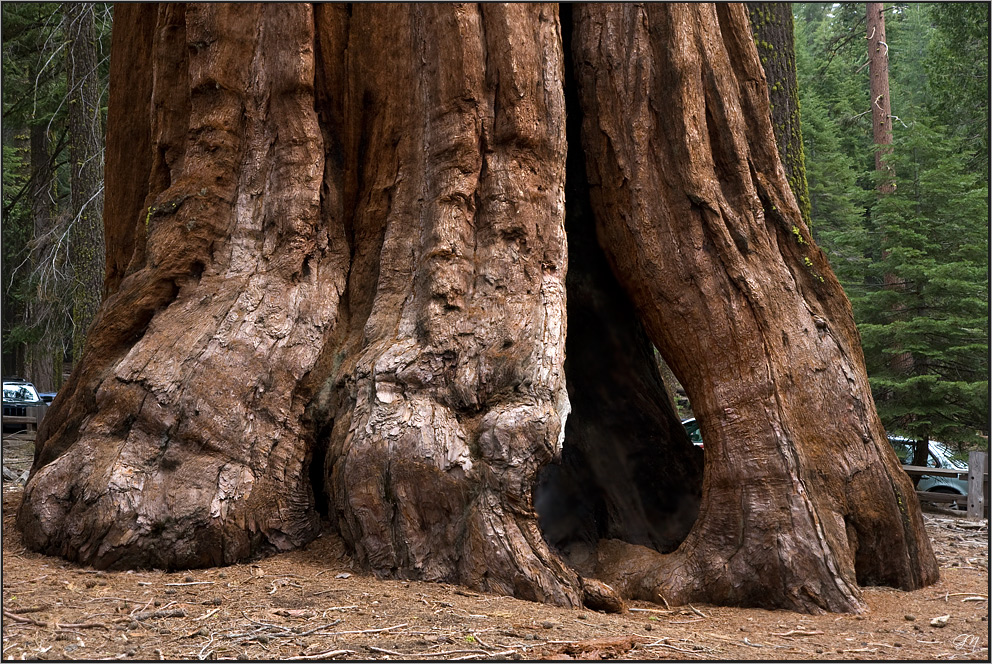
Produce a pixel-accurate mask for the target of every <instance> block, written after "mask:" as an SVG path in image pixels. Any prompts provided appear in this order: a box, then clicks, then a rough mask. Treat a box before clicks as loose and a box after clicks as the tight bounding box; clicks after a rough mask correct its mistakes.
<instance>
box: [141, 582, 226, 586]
mask: <svg viewBox="0 0 992 664" xmlns="http://www.w3.org/2000/svg"><path fill="white" fill-rule="evenodd" d="M138 583H141V582H140V581H139V582H138ZM215 583H216V581H184V582H182V583H163V584H162V585H163V586H212V585H214V584H215Z"/></svg>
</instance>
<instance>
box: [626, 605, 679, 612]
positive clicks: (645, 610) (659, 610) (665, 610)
mask: <svg viewBox="0 0 992 664" xmlns="http://www.w3.org/2000/svg"><path fill="white" fill-rule="evenodd" d="M627 610H628V611H633V612H635V613H663V614H668V613H673V612H672V611H670V610H669V609H639V608H637V607H634V606H631V607H628V608H627Z"/></svg>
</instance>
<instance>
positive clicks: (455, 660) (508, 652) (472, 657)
mask: <svg viewBox="0 0 992 664" xmlns="http://www.w3.org/2000/svg"><path fill="white" fill-rule="evenodd" d="M516 652H517V651H516V650H504V651H502V652H491V653H485V654H476V655H465V656H464V657H452V658H451V659H450V660H448V661H449V662H461V661H464V660H467V659H478V658H480V657H501V656H503V655H512V654H514V653H516Z"/></svg>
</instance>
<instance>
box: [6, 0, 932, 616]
mask: <svg viewBox="0 0 992 664" xmlns="http://www.w3.org/2000/svg"><path fill="white" fill-rule="evenodd" d="M124 7H126V9H124ZM122 9H123V11H122ZM573 12H574V15H573ZM562 22H563V24H562ZM562 22H560V21H559V14H558V8H557V7H556V6H555V5H535V4H511V5H498V4H486V5H481V6H474V5H469V6H465V5H449V4H429V5H427V4H425V5H408V4H393V5H384V6H377V7H371V6H368V5H354V6H350V7H348V6H344V5H314V6H313V7H311V6H310V5H304V4H293V5H278V6H276V5H265V4H262V5H239V6H236V7H232V6H229V5H222V4H191V5H135V6H122V7H121V8H120V9H119V10H118V12H117V16H116V17H115V31H124V32H125V33H132V34H134V35H137V37H136V38H135V39H134V40H133V41H134V42H142V43H144V44H150V45H151V46H150V48H135V49H134V50H133V51H130V52H128V53H127V56H125V57H129V58H130V61H131V63H132V66H131V67H127V68H125V67H114V68H113V71H114V72H115V73H114V78H113V79H112V82H111V86H112V90H111V101H110V104H111V108H112V109H113V108H114V106H115V105H120V106H122V107H126V108H127V109H129V110H120V109H118V112H117V113H113V112H112V113H111V120H112V121H113V122H112V124H111V126H110V127H109V128H108V131H109V132H110V137H109V139H108V146H117V147H116V148H115V147H111V148H110V149H111V152H110V156H109V157H108V187H110V183H111V182H116V183H118V184H116V185H114V186H115V187H117V186H123V183H124V182H125V178H124V177H123V173H124V171H125V169H137V170H138V171H139V172H147V173H148V174H149V176H148V179H147V183H146V184H143V185H140V189H141V195H134V194H129V195H126V196H125V195H123V194H121V193H120V192H113V191H108V197H107V198H108V218H107V229H108V232H107V237H108V240H109V241H110V242H111V246H110V247H108V257H113V258H110V259H108V260H113V261H115V264H116V265H118V266H119V265H122V264H123V262H122V258H121V257H123V256H130V258H129V260H128V262H127V267H126V270H125V273H124V274H123V276H122V278H121V279H120V281H119V283H118V284H117V285H116V290H114V291H113V292H112V293H111V294H110V295H109V296H108V298H107V299H106V301H105V302H104V304H103V306H102V308H101V310H100V314H99V316H98V319H97V321H96V323H95V325H94V328H93V331H92V333H91V336H90V339H89V341H88V345H87V351H86V354H85V356H84V358H83V361H82V362H80V363H79V365H78V366H77V367H76V368H75V370H74V373H73V375H72V377H71V379H70V381H69V384H68V385H67V386H66V388H65V389H64V390H63V391H62V393H60V395H59V397H58V398H57V399H56V402H55V403H54V404H53V406H52V409H51V410H50V412H49V414H48V417H47V418H46V420H45V423H44V424H43V426H42V431H41V432H40V434H39V445H38V452H37V456H36V461H35V466H34V469H33V473H32V476H31V479H30V480H29V482H28V486H27V488H26V492H25V498H24V502H23V505H22V508H21V510H20V512H19V514H18V523H19V525H20V527H21V528H22V530H23V532H24V537H25V541H26V542H27V543H28V545H29V546H31V547H32V548H34V549H37V550H41V551H45V552H48V553H53V554H58V555H62V556H66V557H69V558H71V559H74V560H77V561H80V562H83V563H86V564H90V565H94V566H97V567H110V568H122V567H132V566H156V567H168V568H188V567H194V566H203V565H216V564H222V563H226V562H231V561H235V560H241V559H244V558H245V557H247V556H249V555H252V554H255V553H256V552H259V551H264V550H272V549H287V548H291V547H295V546H299V545H301V544H304V543H305V542H307V541H308V540H309V539H311V538H312V537H314V536H315V534H316V533H317V530H318V527H319V523H320V520H319V514H321V513H324V514H326V515H327V516H328V517H329V519H330V521H331V523H332V525H333V527H334V528H336V529H337V530H338V531H339V532H340V534H341V535H342V536H343V538H344V539H345V541H346V542H347V543H348V544H349V546H350V547H351V548H352V551H353V554H354V556H355V558H356V560H357V561H358V562H359V563H361V564H362V565H364V566H365V567H366V568H367V569H369V570H370V571H372V572H373V573H375V574H378V575H381V576H392V577H404V578H417V579H424V580H440V581H448V582H456V583H462V584H465V585H468V586H471V587H473V588H477V589H480V590H487V591H494V592H500V593H507V594H512V595H515V596H517V597H522V598H528V599H535V600H540V601H548V602H554V603H557V604H563V605H579V604H580V603H582V602H583V601H585V602H587V603H591V604H594V605H597V606H613V607H616V606H617V605H618V601H617V600H618V597H617V595H618V594H619V595H623V596H628V597H633V596H637V597H641V596H645V597H649V598H651V599H659V597H658V595H659V593H660V594H661V595H662V596H664V597H665V598H666V599H667V600H668V601H691V600H706V601H713V602H720V603H738V604H739V603H745V604H756V605H763V606H778V607H786V608H792V609H797V610H803V611H815V610H822V609H827V610H838V611H852V610H860V609H861V608H862V606H863V605H862V603H861V599H860V591H859V588H858V584H864V583H887V584H891V585H895V586H898V587H902V588H916V587H919V586H920V585H923V584H925V583H929V582H932V581H933V580H934V579H935V578H936V564H935V561H934V558H933V554H932V553H931V551H930V548H929V543H928V541H927V539H926V535H925V533H924V531H923V524H922V519H921V516H920V513H919V506H918V503H917V502H916V498H915V494H914V493H913V491H912V487H911V485H910V484H909V482H908V479H907V478H906V476H905V475H904V474H903V473H902V472H901V469H900V468H899V465H898V461H897V460H896V459H895V455H894V453H893V452H892V450H891V449H890V448H888V446H887V444H886V442H885V438H884V432H883V431H882V429H881V427H880V425H879V423H878V419H877V416H876V415H875V412H874V406H873V404H872V401H871V395H870V392H869V391H868V387H867V380H866V378H865V373H864V366H863V361H862V357H861V354H860V348H859V346H858V343H857V333H856V331H855V328H854V325H853V322H852V320H851V313H850V308H849V306H848V304H847V300H846V299H845V297H844V295H843V292H842V291H841V290H840V286H839V285H838V284H837V282H836V280H835V279H834V278H833V276H832V273H831V272H830V269H829V266H828V265H827V263H826V261H825V259H824V258H823V256H822V254H821V253H820V252H819V250H818V249H816V248H815V247H814V246H813V245H812V240H811V239H810V237H809V232H808V229H807V228H806V225H805V224H804V223H803V222H802V219H801V218H800V216H799V213H798V210H797V208H796V203H795V199H794V198H793V197H792V195H791V192H790V191H789V189H788V183H787V182H786V179H785V175H784V172H783V170H782V166H781V162H780V161H779V159H778V156H777V154H776V149H775V143H774V138H773V135H772V130H771V126H770V123H769V120H768V117H767V109H768V98H767V91H766V87H765V84H764V78H763V75H762V73H761V69H760V64H759V63H758V59H757V54H756V52H755V50H754V45H753V43H752V42H751V34H750V31H749V29H748V26H747V16H746V13H745V10H744V9H743V8H741V7H739V6H720V7H719V8H714V7H712V6H702V5H691V6H683V5H651V6H649V7H646V8H645V7H640V6H635V5H620V6H611V5H605V6H594V5H583V6H577V7H575V9H574V10H572V9H567V10H565V11H564V13H563V16H562ZM126 42H127V40H125V39H120V40H118V39H117V37H116V36H115V41H114V44H115V46H114V49H115V51H114V57H121V56H120V53H121V49H123V47H122V46H121V44H123V43H126ZM569 52H571V57H574V61H575V67H574V72H573V69H572V67H571V66H566V64H565V62H566V61H565V59H566V57H568V55H569ZM145 77H150V78H151V80H152V81H153V84H152V85H151V86H147V85H146V86H141V85H139V84H138V81H139V79H141V78H145ZM136 95H137V96H136ZM566 107H567V108H568V113H566ZM566 116H567V121H566ZM148 123H150V124H148ZM125 133H126V134H127V135H134V136H147V137H149V138H148V140H149V143H148V148H147V150H142V151H140V152H138V153H136V154H135V153H132V152H130V151H128V150H126V147H125V146H126V144H127V142H126V141H123V140H121V136H122V135H123V134H125ZM579 134H581V138H580V136H579ZM580 143H581V146H580ZM566 145H567V146H569V147H570V148H571V150H568V151H567V154H566ZM582 147H584V148H585V150H584V152H583V150H582ZM125 157H126V159H125ZM117 170H120V171H121V172H120V173H117V174H116V175H113V173H114V172H115V171H117ZM566 174H567V175H566ZM142 198H143V200H141V199H142ZM109 201H114V203H113V206H112V207H111V206H110V205H109ZM111 210H112V212H111ZM566 238H567V241H566ZM604 250H605V251H604ZM566 273H567V275H568V276H567V278H566ZM108 285H111V286H113V285H115V282H114V280H112V279H110V278H109V277H108ZM566 290H567V292H568V294H569V307H568V311H567V324H568V327H569V334H568V342H567V346H566V308H565V299H566V298H565V294H566ZM652 344H653V345H654V346H657V347H658V348H659V349H660V350H661V352H662V353H663V354H664V356H665V359H666V360H667V361H668V363H669V364H670V365H671V366H672V367H673V368H674V369H675V371H676V374H677V375H678V377H679V379H680V380H681V381H682V383H683V384H684V385H685V386H686V388H687V389H688V390H689V393H690V396H691V398H692V400H693V406H694V408H695V410H696V413H697V414H698V415H699V416H700V419H701V421H702V423H703V435H704V438H705V440H706V460H705V469H703V467H702V459H701V458H700V452H699V450H697V449H696V448H693V447H692V446H691V445H690V444H689V442H688V440H687V438H686V435H685V432H684V430H683V429H682V427H681V425H680V423H679V421H678V418H677V416H676V415H675V413H674V411H673V409H672V408H671V405H670V401H669V400H668V399H667V398H666V396H665V389H664V385H663V383H662V380H661V378H660V376H659V374H658V371H657V368H656V365H655V363H654V361H653V349H652ZM566 354H567V355H568V361H567V362H566ZM566 376H567V380H566ZM566 385H567V389H566ZM570 401H571V403H570ZM572 409H574V412H572V414H571V415H569V412H570V410H572ZM566 417H567V424H566ZM697 516H698V518H697ZM597 576H598V577H600V578H602V579H605V580H607V581H608V582H610V583H612V584H613V588H612V589H611V588H610V587H607V586H604V585H602V584H601V583H599V582H597V581H595V580H594V578H593V577H597Z"/></svg>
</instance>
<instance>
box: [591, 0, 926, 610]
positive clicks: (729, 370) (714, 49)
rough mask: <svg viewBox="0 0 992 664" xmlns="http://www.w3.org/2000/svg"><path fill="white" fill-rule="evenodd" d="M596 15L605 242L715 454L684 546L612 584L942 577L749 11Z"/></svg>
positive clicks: (715, 596)
mask: <svg viewBox="0 0 992 664" xmlns="http://www.w3.org/2000/svg"><path fill="white" fill-rule="evenodd" d="M576 12H577V18H576V38H575V52H574V56H575V58H576V63H577V69H578V79H579V84H580V92H581V96H582V103H583V110H584V112H585V114H586V115H585V120H584V125H583V147H584V148H585V151H586V155H587V164H588V167H589V179H590V184H591V194H592V201H593V205H594V208H595V211H596V216H597V221H598V224H599V226H598V228H599V232H600V239H601V243H602V244H603V247H604V249H605V250H606V253H607V256H608V257H609V258H610V261H611V264H612V265H613V268H614V270H615V271H616V273H617V275H618V277H619V279H620V281H621V283H622V284H623V285H624V286H625V287H626V289H627V292H628V293H630V294H631V297H632V298H633V300H634V302H635V304H636V305H637V306H638V308H639V310H640V311H641V312H642V316H643V320H644V323H645V327H646V328H647V331H648V334H649V335H650V336H651V338H652V339H653V341H654V342H655V344H656V345H657V346H658V348H659V349H660V350H661V352H662V354H663V355H664V356H665V359H666V361H667V362H668V363H669V364H670V366H671V367H672V369H673V370H674V371H675V373H676V375H677V377H678V378H679V380H680V382H681V383H682V385H683V386H685V388H686V390H687V392H688V394H689V396H690V399H691V400H692V403H693V410H694V412H695V413H696V415H697V418H698V419H699V420H700V422H701V424H702V434H703V439H704V441H705V442H706V467H705V471H704V481H703V504H702V508H701V510H700V515H699V520H698V521H697V522H696V525H695V526H694V527H693V530H692V531H691V532H690V533H689V536H688V537H687V539H686V540H685V542H683V543H682V545H681V547H680V548H679V550H678V551H676V552H675V553H673V554H672V555H670V556H667V557H666V556H660V555H658V554H651V555H649V554H647V553H645V554H644V557H643V559H642V560H643V562H644V564H645V565H646V567H645V568H644V569H645V572H646V575H645V577H643V579H642V580H641V586H640V587H639V588H636V587H633V586H634V585H636V584H634V583H633V582H632V579H634V578H636V576H631V568H632V565H631V563H630V554H629V552H628V551H627V548H628V547H626V546H613V545H611V547H609V548H608V549H605V552H604V553H603V554H602V555H601V562H602V563H603V567H602V569H601V573H602V574H604V575H606V577H607V578H613V579H615V580H617V581H618V583H621V582H622V583H625V584H627V585H628V586H630V587H629V590H628V592H634V593H638V594H641V595H644V596H647V597H653V594H654V593H656V592H660V593H661V594H663V595H664V596H666V597H667V598H669V599H675V600H676V601H691V600H707V601H711V602H717V603H731V604H750V605H765V606H769V605H775V606H782V607H787V608H793V609H799V610H805V611H814V610H818V609H827V610H834V611H851V610H860V609H862V608H863V606H864V605H863V603H862V600H861V598H860V592H859V590H858V584H859V583H868V584H870V583H888V584H892V585H896V586H899V587H904V588H916V587H919V586H921V585H923V584H926V583H930V582H932V581H933V580H934V579H936V576H937V568H936V563H935V560H934V558H933V554H932V553H931V551H930V547H929V544H928V542H927V539H926V534H925V532H924V530H923V523H922V518H921V517H920V514H919V510H918V509H917V508H916V501H915V494H914V493H913V488H912V485H911V483H910V482H909V480H908V478H907V476H906V475H905V474H904V473H903V472H901V469H900V467H899V464H898V460H897V459H896V457H895V455H894V453H893V452H892V449H891V448H890V447H889V446H888V444H887V442H886V440H885V434H884V431H883V429H882V426H881V424H880V422H879V420H878V417H877V415H876V414H875V411H874V406H873V403H872V397H871V392H870V390H869V387H868V381H867V378H866V375H865V371H864V360H863V356H862V353H861V349H860V345H859V338H858V334H857V330H856V329H855V327H854V322H853V319H852V317H851V312H850V306H849V304H848V301H847V299H846V297H845V296H844V294H843V291H842V290H841V287H840V285H839V283H838V282H837V280H836V279H835V278H834V276H833V274H832V273H831V271H830V268H829V265H828V264H827V262H826V259H825V258H824V256H823V254H822V252H820V251H819V249H817V248H816V247H815V246H814V245H813V244H812V240H811V239H810V235H809V230H808V229H807V228H806V226H805V224H804V223H803V221H802V219H801V217H800V215H799V213H798V208H797V206H796V203H795V199H794V198H793V196H792V194H791V192H790V191H789V188H788V184H787V182H786V179H785V177H784V172H783V169H782V166H781V162H780V160H779V158H778V155H777V153H776V151H775V148H774V146H775V143H774V140H773V138H772V136H773V133H772V127H771V124H770V122H769V117H768V112H767V107H768V96H767V90H766V88H765V85H764V75H763V73H762V71H761V67H760V64H759V62H758V59H757V54H756V52H755V48H754V44H753V42H752V41H751V40H750V39H749V38H748V37H749V33H748V30H747V29H746V25H747V15H746V13H745V10H744V9H743V8H742V7H741V6H740V5H717V6H716V7H713V6H710V5H681V4H672V5H668V4H665V5H648V6H645V7H640V6H635V5H583V6H581V7H577V9H576ZM606 35H609V38H606ZM606 63H609V64H610V65H612V66H603V65H604V64H606ZM675 256H677V257H678V259H677V260H672V257H675ZM828 468H829V469H830V470H829V471H827V470H826V469H828ZM741 505H746V506H747V508H746V515H744V514H742V513H741ZM869 505H870V506H871V507H870V508H867V506H869ZM911 506H912V507H911ZM618 549H619V551H618ZM618 557H619V560H617V558H618ZM621 579H623V581H621Z"/></svg>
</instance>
